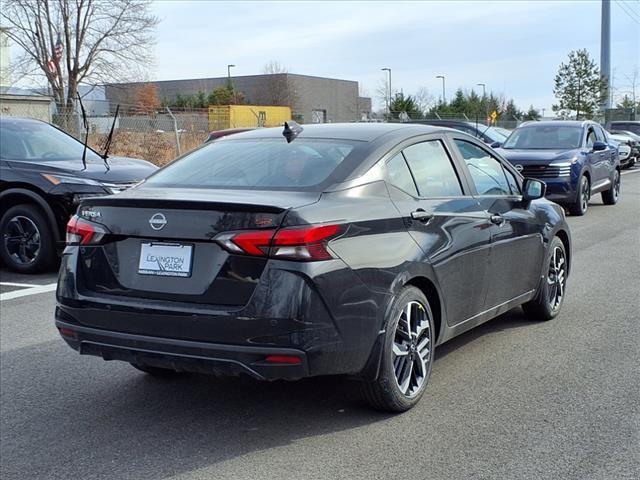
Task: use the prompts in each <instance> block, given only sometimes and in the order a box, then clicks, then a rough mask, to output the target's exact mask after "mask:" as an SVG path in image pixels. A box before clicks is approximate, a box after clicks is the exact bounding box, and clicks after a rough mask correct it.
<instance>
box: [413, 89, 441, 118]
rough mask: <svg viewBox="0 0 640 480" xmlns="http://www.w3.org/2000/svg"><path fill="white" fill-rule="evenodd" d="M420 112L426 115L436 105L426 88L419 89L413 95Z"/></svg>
mask: <svg viewBox="0 0 640 480" xmlns="http://www.w3.org/2000/svg"><path fill="white" fill-rule="evenodd" d="M414 97H415V100H416V103H417V104H418V107H419V108H420V111H422V112H424V113H426V112H428V111H429V110H431V108H433V107H434V106H435V105H436V101H435V97H434V96H433V95H432V94H431V92H429V89H428V88H427V87H420V88H419V89H418V91H417V92H416V94H415V95H414Z"/></svg>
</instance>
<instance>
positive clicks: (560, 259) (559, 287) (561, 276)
mask: <svg viewBox="0 0 640 480" xmlns="http://www.w3.org/2000/svg"><path fill="white" fill-rule="evenodd" d="M566 280H567V276H566V261H565V254H564V250H563V249H562V248H561V247H559V246H556V247H555V248H554V249H553V254H552V255H551V260H550V261H549V273H548V274H547V293H548V295H547V298H548V300H549V306H550V307H551V310H552V311H556V310H557V309H559V308H560V305H561V304H562V299H563V297H564V288H565V284H566Z"/></svg>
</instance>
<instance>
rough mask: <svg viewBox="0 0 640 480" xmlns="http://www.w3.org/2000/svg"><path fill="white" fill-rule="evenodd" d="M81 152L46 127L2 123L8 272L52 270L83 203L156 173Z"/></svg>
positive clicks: (1, 231) (0, 224) (2, 227)
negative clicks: (76, 213)
mask: <svg viewBox="0 0 640 480" xmlns="http://www.w3.org/2000/svg"><path fill="white" fill-rule="evenodd" d="M84 150H85V147H84V144H82V143H81V142H79V141H78V140H76V139H75V138H73V137H72V136H70V135H68V134H66V133H64V132H63V131H61V130H59V129H57V128H56V127H54V126H52V125H49V124H48V123H45V122H41V121H39V120H32V119H26V118H15V117H1V118H0V235H1V236H2V238H1V241H0V259H1V260H2V262H4V263H5V264H6V265H7V266H8V267H9V268H11V269H12V270H15V271H18V272H22V273H35V272H39V271H43V270H46V269H47V268H50V267H52V266H53V264H54V262H55V260H56V257H57V249H56V245H57V244H58V242H60V241H61V240H64V231H65V226H66V224H67V221H68V220H69V217H70V216H71V215H72V214H73V213H74V212H75V210H76V208H77V206H78V202H79V201H80V200H81V199H83V198H86V197H93V196H101V195H109V194H113V193H118V192H120V191H122V190H124V189H125V188H127V187H128V186H130V185H133V184H135V183H137V182H139V181H140V180H142V179H144V178H146V177H147V176H148V175H149V174H150V173H152V172H154V171H155V170H156V169H157V167H156V166H154V165H153V164H151V163H149V162H146V161H144V160H137V159H133V158H123V157H109V158H108V160H105V159H103V158H102V156H101V155H99V154H98V153H96V152H95V151H93V150H91V149H90V148H87V150H86V153H85V152H84ZM83 154H84V156H85V162H86V167H85V166H83V163H82V160H83Z"/></svg>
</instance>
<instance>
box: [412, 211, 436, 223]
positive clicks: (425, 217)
mask: <svg viewBox="0 0 640 480" xmlns="http://www.w3.org/2000/svg"><path fill="white" fill-rule="evenodd" d="M411 218H413V219H414V220H419V221H421V222H427V221H429V220H431V219H432V218H433V213H429V212H425V211H424V210H422V209H421V208H419V209H418V210H416V211H414V212H411Z"/></svg>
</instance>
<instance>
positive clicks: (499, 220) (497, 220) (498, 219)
mask: <svg viewBox="0 0 640 480" xmlns="http://www.w3.org/2000/svg"><path fill="white" fill-rule="evenodd" d="M489 220H490V221H491V223H494V224H496V225H498V226H499V225H502V224H503V223H504V217H503V216H502V215H500V214H498V213H493V214H491V216H490V217H489Z"/></svg>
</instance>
